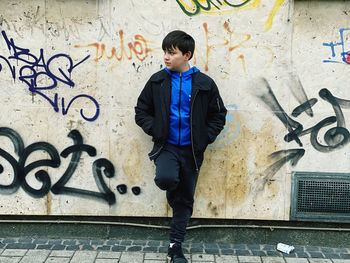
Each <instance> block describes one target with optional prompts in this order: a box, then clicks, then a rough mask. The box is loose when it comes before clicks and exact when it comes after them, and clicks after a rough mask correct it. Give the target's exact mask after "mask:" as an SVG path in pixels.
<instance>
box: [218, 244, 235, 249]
mask: <svg viewBox="0 0 350 263" xmlns="http://www.w3.org/2000/svg"><path fill="white" fill-rule="evenodd" d="M218 246H219V248H232V245H231V244H226V243H219V244H218Z"/></svg>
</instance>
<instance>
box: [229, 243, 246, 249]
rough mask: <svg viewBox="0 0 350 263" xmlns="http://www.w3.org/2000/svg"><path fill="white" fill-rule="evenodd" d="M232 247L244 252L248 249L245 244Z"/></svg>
mask: <svg viewBox="0 0 350 263" xmlns="http://www.w3.org/2000/svg"><path fill="white" fill-rule="evenodd" d="M232 247H233V248H234V249H242V250H244V249H247V245H245V244H233V246H232Z"/></svg>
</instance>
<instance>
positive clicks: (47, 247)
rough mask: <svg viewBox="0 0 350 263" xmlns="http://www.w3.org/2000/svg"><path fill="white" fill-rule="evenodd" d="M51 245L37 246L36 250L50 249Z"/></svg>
mask: <svg viewBox="0 0 350 263" xmlns="http://www.w3.org/2000/svg"><path fill="white" fill-rule="evenodd" d="M51 248H52V245H37V246H36V249H51Z"/></svg>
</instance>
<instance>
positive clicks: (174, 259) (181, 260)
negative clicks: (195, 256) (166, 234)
mask: <svg viewBox="0 0 350 263" xmlns="http://www.w3.org/2000/svg"><path fill="white" fill-rule="evenodd" d="M168 259H169V260H170V263H188V261H187V259H186V258H185V256H184V253H183V252H182V247H181V244H179V243H175V244H173V245H172V246H171V247H170V245H169V247H168Z"/></svg>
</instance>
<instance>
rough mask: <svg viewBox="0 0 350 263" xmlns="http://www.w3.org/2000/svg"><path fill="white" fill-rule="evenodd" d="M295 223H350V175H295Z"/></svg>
mask: <svg viewBox="0 0 350 263" xmlns="http://www.w3.org/2000/svg"><path fill="white" fill-rule="evenodd" d="M291 194H292V195H291V219H292V220H312V221H333V222H345V221H349V222H350V174H329V173H310V172H307V173H306V172H293V174H292V193H291Z"/></svg>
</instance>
